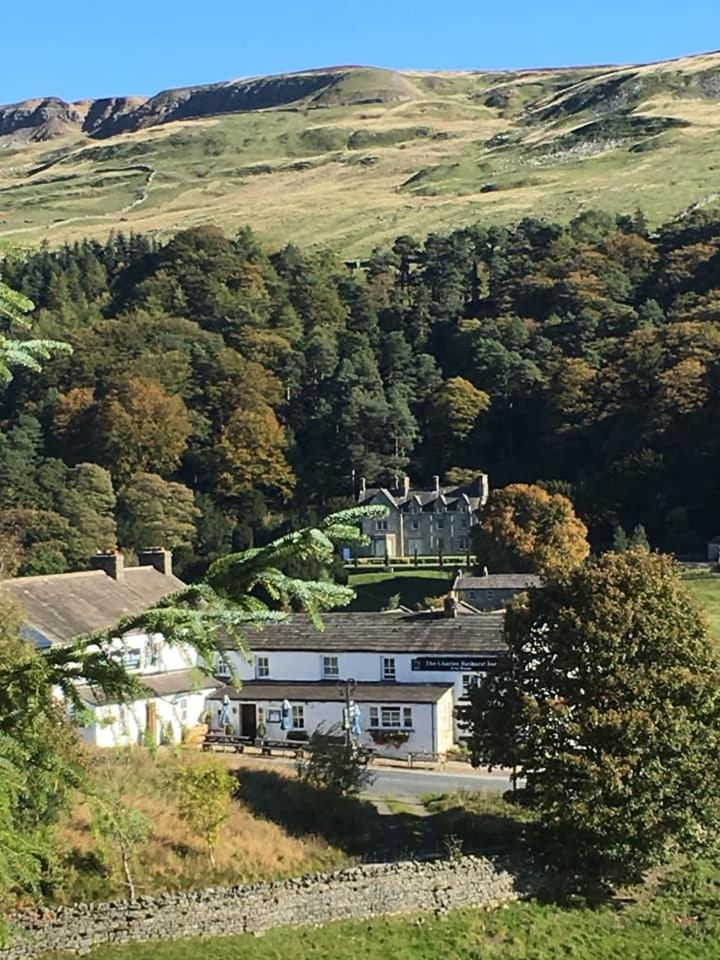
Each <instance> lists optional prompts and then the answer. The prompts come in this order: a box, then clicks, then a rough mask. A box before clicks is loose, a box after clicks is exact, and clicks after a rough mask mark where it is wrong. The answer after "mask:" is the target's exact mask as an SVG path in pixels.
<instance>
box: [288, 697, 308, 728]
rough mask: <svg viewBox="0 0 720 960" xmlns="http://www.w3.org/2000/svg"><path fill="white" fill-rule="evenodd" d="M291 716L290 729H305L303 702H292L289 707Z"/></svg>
mask: <svg viewBox="0 0 720 960" xmlns="http://www.w3.org/2000/svg"><path fill="white" fill-rule="evenodd" d="M291 716H292V729H293V730H304V729H305V704H304V703H294V704H293V705H292V707H291Z"/></svg>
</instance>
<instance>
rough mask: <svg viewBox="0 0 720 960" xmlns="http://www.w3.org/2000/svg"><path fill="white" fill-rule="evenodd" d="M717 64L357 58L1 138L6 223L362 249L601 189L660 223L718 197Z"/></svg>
mask: <svg viewBox="0 0 720 960" xmlns="http://www.w3.org/2000/svg"><path fill="white" fill-rule="evenodd" d="M719 77H720V56H719V55H707V56H702V57H694V58H686V59H684V60H678V61H673V62H668V63H661V64H654V65H648V66H643V67H627V68H587V69H573V70H544V71H517V72H514V73H488V72H481V71H478V72H466V73H436V74H428V73H412V72H408V73H404V74H399V73H393V72H392V71H374V70H362V71H356V72H355V73H353V72H351V73H350V74H349V76H348V78H347V79H346V80H345V81H344V85H337V86H336V87H334V88H333V90H332V95H327V96H325V97H324V99H320V100H318V98H317V97H309V96H305V97H303V96H302V91H299V92H298V97H299V99H297V100H294V101H291V102H288V103H282V104H280V105H278V106H275V107H272V108H253V109H246V110H245V112H232V113H223V114H217V115H212V116H202V117H199V118H197V119H193V120H173V122H168V123H163V124H161V125H158V126H150V127H146V128H142V129H138V130H135V131H134V132H128V133H122V134H119V135H116V136H112V137H109V138H107V139H102V140H93V139H89V138H88V137H87V136H83V135H82V134H80V135H73V136H69V137H65V138H63V139H59V140H51V141H48V142H44V143H26V144H20V145H17V144H15V145H7V144H6V146H5V149H2V150H0V207H1V208H2V213H1V215H0V238H2V237H6V238H12V239H14V240H17V241H22V242H28V243H37V242H40V241H41V240H47V241H48V242H50V243H51V244H55V243H58V242H60V241H64V240H74V239H77V238H79V237H82V236H94V237H98V238H104V237H106V236H107V235H108V234H109V233H110V232H111V231H112V230H114V229H118V228H121V229H123V230H138V231H152V232H154V233H156V234H158V235H160V236H167V235H168V234H170V233H171V232H173V231H175V230H177V229H178V228H182V227H189V226H193V225H197V224H199V223H207V222H213V223H216V224H218V225H219V226H222V227H224V228H226V229H228V230H231V231H232V230H234V229H236V228H237V227H238V226H240V225H241V224H246V223H248V224H250V225H252V226H253V228H255V229H257V230H258V231H259V232H260V233H261V234H262V235H263V236H264V237H265V238H267V240H268V241H269V242H270V243H273V244H280V243H285V242H287V241H289V240H292V241H294V242H298V243H301V244H305V245H309V246H312V245H315V244H318V243H321V244H330V245H331V246H333V247H335V248H336V249H338V250H339V251H341V252H342V253H343V254H344V255H346V256H352V257H355V256H362V255H363V254H365V253H367V252H369V251H370V250H371V249H372V248H373V247H374V246H376V245H378V244H381V243H383V242H387V241H390V240H391V239H392V238H394V237H396V236H397V235H399V234H403V233H412V234H416V235H421V234H426V233H428V232H430V231H436V230H446V229H450V228H451V227H458V226H460V225H462V224H469V223H473V222H477V221H482V222H484V223H505V222H508V221H512V220H517V219H520V218H522V217H523V216H526V215H534V216H542V217H549V218H553V219H558V220H567V219H569V218H571V217H572V216H574V215H575V214H576V213H577V212H578V211H580V210H582V209H587V208H590V207H593V206H601V207H603V208H604V209H607V210H609V211H617V212H628V211H629V212H632V210H634V209H635V208H636V207H638V206H639V207H641V208H642V209H643V210H644V211H645V212H646V214H647V215H648V217H649V218H650V220H651V222H652V223H658V222H660V221H663V220H665V219H667V218H670V217H671V216H673V215H675V214H677V213H678V212H680V211H682V210H684V209H686V208H688V207H689V206H691V205H693V204H700V205H708V204H713V203H715V201H716V199H717V170H718V168H719V167H720V133H718V128H719V127H720V103H719V102H718V101H719V99H720V82H719V79H718V78H719ZM286 79H287V78H282V77H281V78H271V79H270V80H269V81H268V80H265V81H263V82H264V83H265V86H266V88H268V89H269V88H271V87H272V84H273V83H275V84H276V85H277V84H281V83H282V82H284V80H286ZM364 87H367V89H366V90H365V93H366V94H367V95H366V96H363V88H364ZM398 87H399V88H401V90H402V93H401V94H400V95H398V93H397V88H398ZM293 89H295V88H293Z"/></svg>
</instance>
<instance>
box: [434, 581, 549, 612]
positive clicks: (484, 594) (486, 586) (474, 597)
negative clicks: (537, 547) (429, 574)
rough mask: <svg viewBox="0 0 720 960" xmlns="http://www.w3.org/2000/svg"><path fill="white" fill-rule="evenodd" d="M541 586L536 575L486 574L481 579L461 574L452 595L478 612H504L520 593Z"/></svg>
mask: <svg viewBox="0 0 720 960" xmlns="http://www.w3.org/2000/svg"><path fill="white" fill-rule="evenodd" d="M540 586H542V581H541V579H540V577H538V576H536V574H534V573H493V574H488V573H485V574H484V575H483V576H481V577H468V576H463V574H462V573H460V574H459V575H458V576H457V577H456V578H455V582H454V583H453V585H452V594H453V596H455V597H457V599H458V600H462V601H464V602H465V603H469V604H471V605H472V606H473V607H476V608H477V609H478V610H502V609H503V607H504V606H505V604H506V603H507V602H508V600H512V598H513V597H514V596H516V595H517V594H518V593H522V592H523V591H524V590H529V589H530V588H531V587H540Z"/></svg>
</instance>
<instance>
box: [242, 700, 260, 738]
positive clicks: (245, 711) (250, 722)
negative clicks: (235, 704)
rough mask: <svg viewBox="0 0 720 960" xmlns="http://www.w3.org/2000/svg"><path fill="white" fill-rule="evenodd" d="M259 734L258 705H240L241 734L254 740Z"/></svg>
mask: <svg viewBox="0 0 720 960" xmlns="http://www.w3.org/2000/svg"><path fill="white" fill-rule="evenodd" d="M256 735H257V707H256V706H255V704H254V703H243V704H241V705H240V736H242V737H250V739H251V740H254V739H255V737H256Z"/></svg>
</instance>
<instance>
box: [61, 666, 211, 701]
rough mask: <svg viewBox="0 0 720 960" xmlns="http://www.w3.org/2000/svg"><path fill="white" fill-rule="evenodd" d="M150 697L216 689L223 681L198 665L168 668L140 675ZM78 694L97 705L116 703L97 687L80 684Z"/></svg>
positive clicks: (84, 699)
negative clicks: (175, 668) (176, 668)
mask: <svg viewBox="0 0 720 960" xmlns="http://www.w3.org/2000/svg"><path fill="white" fill-rule="evenodd" d="M139 679H140V680H142V684H143V686H144V687H145V689H146V690H147V693H148V696H150V697H171V696H174V695H175V694H178V693H197V692H198V691H200V690H215V689H217V687H220V686H222V683H221V682H220V681H218V680H215V679H214V678H213V677H211V676H209V674H206V673H203V671H202V670H199V669H198V668H197V667H194V668H191V669H189V670H168V671H166V672H164V673H151V674H145V675H143V676H141V677H139ZM77 692H78V696H79V697H80V699H81V700H83V701H84V702H85V703H90V704H94V705H96V706H99V705H102V704H103V703H110V702H112V703H114V702H116V701H114V700H108V699H107V698H106V697H105V694H104V693H103V692H102V690H99V689H98V688H97V687H90V686H80V687H78V688H77Z"/></svg>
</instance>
